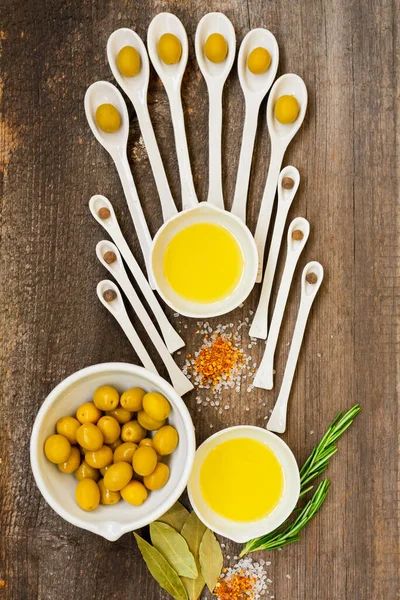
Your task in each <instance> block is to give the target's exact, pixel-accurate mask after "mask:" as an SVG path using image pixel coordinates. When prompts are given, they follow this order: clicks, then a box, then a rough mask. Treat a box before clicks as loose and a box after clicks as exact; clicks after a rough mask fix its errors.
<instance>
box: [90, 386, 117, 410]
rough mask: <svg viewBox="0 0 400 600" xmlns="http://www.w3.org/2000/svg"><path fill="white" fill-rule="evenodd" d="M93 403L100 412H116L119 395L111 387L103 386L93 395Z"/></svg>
mask: <svg viewBox="0 0 400 600" xmlns="http://www.w3.org/2000/svg"><path fill="white" fill-rule="evenodd" d="M93 402H94V403H95V405H96V406H97V408H98V409H100V410H104V411H106V410H114V408H117V406H118V404H119V394H118V392H117V390H116V389H115V388H113V387H111V386H110V385H102V386H101V387H99V388H97V390H96V391H95V393H94V394H93Z"/></svg>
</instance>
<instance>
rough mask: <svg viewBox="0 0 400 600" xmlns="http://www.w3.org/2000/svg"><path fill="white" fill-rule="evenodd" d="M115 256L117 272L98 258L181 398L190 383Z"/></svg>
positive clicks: (119, 259) (115, 249) (191, 387)
mask: <svg viewBox="0 0 400 600" xmlns="http://www.w3.org/2000/svg"><path fill="white" fill-rule="evenodd" d="M114 251H116V253H118V250H117V248H116V247H115V246H114ZM98 256H99V254H98ZM117 256H118V258H117V260H118V263H119V265H120V268H119V270H118V272H116V271H115V270H113V269H112V267H111V266H109V265H107V263H105V262H103V260H101V256H100V260H101V262H102V264H103V265H104V266H105V267H106V268H107V269H108V271H110V273H111V274H112V275H113V276H114V277H115V279H116V280H117V282H118V283H119V285H120V286H121V288H122V290H123V292H124V293H125V295H126V297H127V298H128V300H129V302H130V304H131V306H132V308H133V310H134V311H135V313H136V314H137V316H138V318H139V319H140V321H141V323H142V325H143V327H144V328H145V330H146V333H147V335H148V336H149V338H150V340H151V341H152V342H153V344H154V346H155V348H156V350H157V352H158V354H159V355H160V357H161V359H162V361H163V363H164V365H165V367H166V369H167V371H168V374H169V376H170V378H171V382H172V386H173V387H174V388H175V390H176V391H177V392H178V394H179V395H180V396H183V394H186V392H189V391H190V390H192V389H193V385H192V384H191V383H190V381H189V380H188V379H187V377H185V375H184V374H183V373H182V371H181V370H180V368H179V367H178V365H177V364H176V362H175V361H174V359H173V358H172V356H171V354H170V353H169V351H168V348H167V347H166V345H165V344H164V340H163V339H162V337H161V336H160V334H159V333H158V331H157V329H156V328H155V326H154V324H153V322H152V320H151V318H150V316H149V314H148V312H147V311H146V309H145V307H144V306H143V304H142V302H141V300H140V298H139V296H138V295H137V293H136V291H135V288H134V287H133V285H132V284H131V282H130V281H129V278H128V275H127V274H126V271H125V269H124V267H123V265H122V261H121V257H120V256H119V253H118V255H117Z"/></svg>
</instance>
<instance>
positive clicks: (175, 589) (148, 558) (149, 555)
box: [133, 532, 188, 600]
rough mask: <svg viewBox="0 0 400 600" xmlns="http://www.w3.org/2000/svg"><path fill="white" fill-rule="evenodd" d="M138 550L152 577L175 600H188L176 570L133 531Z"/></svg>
mask: <svg viewBox="0 0 400 600" xmlns="http://www.w3.org/2000/svg"><path fill="white" fill-rule="evenodd" d="M133 535H134V536H135V539H136V542H137V545H138V547H139V550H140V552H141V554H142V556H143V558H144V561H145V563H146V565H147V568H148V569H149V571H150V573H151V574H152V576H153V577H154V579H155V580H156V581H157V583H159V585H160V586H161V587H162V588H163V589H164V590H165V591H166V592H168V594H170V595H171V596H172V597H173V598H175V600H188V595H187V593H186V590H185V588H184V586H183V583H182V581H181V580H180V579H179V576H178V574H177V572H176V571H174V569H173V568H172V567H171V565H170V564H169V563H168V562H167V561H166V560H165V558H164V557H163V555H162V554H160V552H159V551H158V550H157V549H156V548H153V546H152V545H151V544H149V543H148V542H146V540H144V539H143V538H141V537H140V535H137V533H135V532H133Z"/></svg>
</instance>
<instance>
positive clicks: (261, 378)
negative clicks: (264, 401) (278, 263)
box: [249, 254, 300, 390]
mask: <svg viewBox="0 0 400 600" xmlns="http://www.w3.org/2000/svg"><path fill="white" fill-rule="evenodd" d="M299 256H300V255H299V254H297V255H296V254H291V255H289V254H288V255H287V258H286V263H285V268H284V271H283V274H282V280H281V284H280V286H279V291H278V295H277V297H276V302H275V308H274V314H273V315H272V319H271V327H270V329H269V332H268V338H267V343H266V345H265V352H264V356H263V358H262V361H261V363H260V366H259V367H258V370H257V373H256V376H255V378H254V386H255V387H258V388H264V389H265V390H272V388H273V387H274V356H275V349H276V344H277V341H278V336H279V331H280V329H281V325H282V319H283V315H284V312H285V308H286V303H287V299H288V296H289V291H290V285H291V283H292V279H293V275H294V271H295V268H296V264H297V260H298V257H299ZM267 316H268V315H266V314H265V311H264V306H262V305H261V302H260V303H259V305H258V307H257V310H256V314H255V316H254V320H253V323H252V325H251V328H250V332H249V334H250V335H251V336H253V337H260V338H261V337H266V333H267V321H268V319H267ZM264 332H265V336H264ZM260 333H261V335H260Z"/></svg>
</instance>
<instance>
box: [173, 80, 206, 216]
mask: <svg viewBox="0 0 400 600" xmlns="http://www.w3.org/2000/svg"><path fill="white" fill-rule="evenodd" d="M167 93H168V98H169V104H170V108H171V117H172V125H173V128H174V136H175V146H176V154H177V157H178V167H179V176H180V180H181V194H182V209H183V210H185V209H186V208H194V207H195V206H197V204H198V203H199V201H198V199H197V195H196V190H195V189H194V184H193V175H192V168H191V166H190V158H189V149H188V145H187V139H186V131H185V120H184V115H183V109H182V100H181V94H180V89H178V88H177V87H176V88H175V87H174V88H173V91H172V90H171V89H170V88H167Z"/></svg>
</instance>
